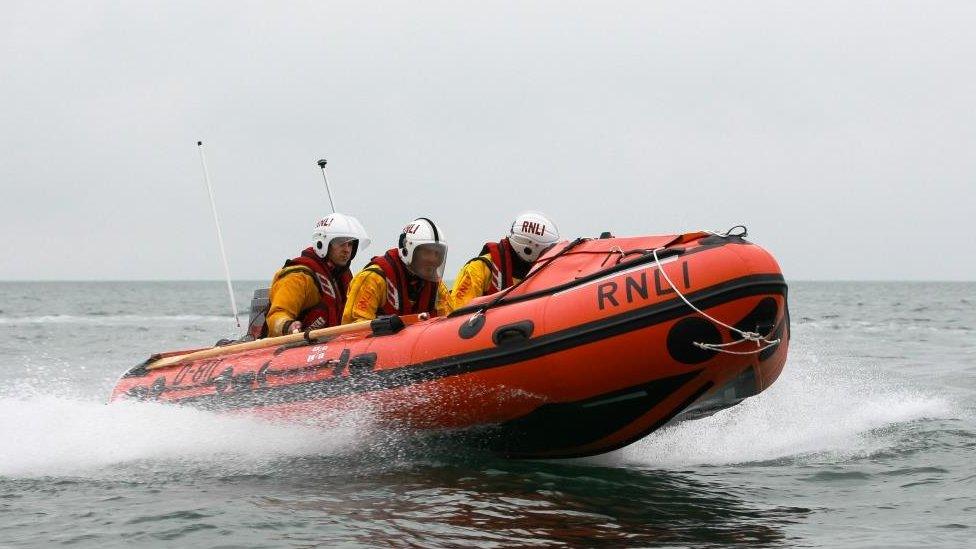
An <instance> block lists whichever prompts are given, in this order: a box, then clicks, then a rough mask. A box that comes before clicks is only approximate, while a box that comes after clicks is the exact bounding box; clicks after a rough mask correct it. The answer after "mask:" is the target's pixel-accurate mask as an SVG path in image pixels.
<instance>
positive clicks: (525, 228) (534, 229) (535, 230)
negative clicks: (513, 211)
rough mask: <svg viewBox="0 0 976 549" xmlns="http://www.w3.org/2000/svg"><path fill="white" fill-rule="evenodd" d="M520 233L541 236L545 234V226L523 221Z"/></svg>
mask: <svg viewBox="0 0 976 549" xmlns="http://www.w3.org/2000/svg"><path fill="white" fill-rule="evenodd" d="M522 232H523V233H532V234H537V235H539V236H543V235H545V234H546V226H545V225H544V224H543V223H536V222H535V221H523V222H522Z"/></svg>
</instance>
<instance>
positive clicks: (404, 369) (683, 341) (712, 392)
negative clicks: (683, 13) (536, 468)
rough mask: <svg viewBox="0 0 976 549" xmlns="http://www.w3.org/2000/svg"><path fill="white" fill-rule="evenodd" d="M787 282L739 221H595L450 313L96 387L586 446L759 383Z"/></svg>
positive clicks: (728, 400)
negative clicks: (726, 226) (623, 226)
mask: <svg viewBox="0 0 976 549" xmlns="http://www.w3.org/2000/svg"><path fill="white" fill-rule="evenodd" d="M786 295H787V287H786V283H785V281H784V279H783V276H782V274H781V272H780V269H779V266H778V265H777V263H776V261H775V260H774V259H773V258H772V256H771V255H770V254H769V253H768V252H766V251H765V250H763V249H762V248H761V247H759V246H757V245H754V244H752V243H750V242H748V241H747V240H745V239H744V231H743V232H742V233H740V234H737V235H734V234H723V235H717V234H712V233H704V232H699V233H691V234H684V235H665V236H646V237H632V238H613V237H610V236H609V235H608V234H605V235H604V237H601V238H599V239H577V240H575V241H572V242H563V243H560V244H558V245H557V246H556V247H554V248H553V249H552V250H550V251H549V252H547V253H546V254H545V255H544V256H543V257H541V258H540V259H539V261H537V262H536V264H535V266H534V267H533V270H532V271H531V272H530V273H529V275H528V276H527V277H526V279H525V280H524V281H522V283H520V284H518V285H516V286H513V287H511V288H509V289H508V290H507V291H503V292H501V293H498V294H495V295H493V296H486V297H483V298H480V299H478V300H475V301H474V302H472V303H471V304H470V305H469V306H467V307H464V308H463V309H459V310H457V311H455V312H454V313H452V314H451V315H450V316H447V317H442V318H431V319H418V318H416V317H411V318H407V317H404V318H397V317H385V318H381V319H378V320H377V321H374V322H372V323H367V325H365V326H356V325H352V326H343V327H341V328H342V330H339V331H344V332H345V333H340V334H337V333H336V329H335V328H327V329H325V330H319V331H316V332H309V333H307V334H304V335H302V334H298V335H294V336H284V337H283V338H274V339H273V340H272V339H268V340H258V341H252V342H250V343H239V344H232V345H228V346H225V347H218V348H214V349H208V350H195V351H180V352H172V353H166V354H161V355H153V356H152V357H151V358H150V359H149V360H147V361H146V362H145V363H143V364H140V365H139V366H136V367H135V368H133V369H132V370H130V371H128V372H126V373H125V374H124V375H123V376H122V378H121V379H120V380H119V382H118V384H117V386H116V387H115V389H114V391H113V393H112V396H111V399H112V400H118V399H126V398H129V399H140V400H153V401H160V402H172V403H179V404H187V405H192V406H198V407H203V408H207V409H212V410H222V411H237V412H247V413H253V414H258V415H260V416H264V417H269V418H282V419H300V420H302V421H306V420H313V421H322V422H326V423H327V422H330V421H335V420H336V419H337V418H341V417H343V415H345V414H348V413H350V410H368V413H369V415H370V417H371V419H372V420H373V421H375V422H376V423H377V424H378V425H380V426H383V427H395V428H407V429H411V430H414V429H415V430H423V431H434V432H456V431H461V432H462V433H463V434H464V437H463V438H464V440H466V441H468V440H470V441H477V443H478V444H484V445H487V447H489V448H491V449H492V450H494V451H497V452H499V453H502V454H504V455H508V456H513V457H537V458H542V457H546V458H551V457H578V456H587V455H593V454H599V453H602V452H607V451H610V450H614V449H617V448H620V447H623V446H625V445H627V444H630V443H632V442H634V441H636V440H638V439H640V438H642V437H644V436H646V435H647V434H649V433H651V432H653V431H654V430H656V429H658V428H660V427H662V426H664V425H666V424H668V423H669V422H674V421H680V420H684V419H693V418H696V417H702V416H705V415H708V414H710V413H713V412H715V411H716V410H720V409H722V408H726V407H728V406H731V405H734V404H736V403H738V402H740V401H741V400H742V399H744V398H746V397H749V396H752V395H755V394H757V393H759V392H760V391H762V390H764V389H765V388H766V387H768V386H769V385H770V384H772V383H773V381H774V380H775V379H776V378H777V376H778V375H779V373H780V371H781V370H782V368H783V365H784V363H785V361H786V354H787V346H788V341H789V314H788V310H787V304H786ZM330 330H331V331H330ZM289 338H290V339H289ZM254 347H258V348H254ZM469 435H473V436H469Z"/></svg>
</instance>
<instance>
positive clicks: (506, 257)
mask: <svg viewBox="0 0 976 549" xmlns="http://www.w3.org/2000/svg"><path fill="white" fill-rule="evenodd" d="M558 241H559V230H558V229H557V228H556V224H555V223H553V222H552V220H551V219H549V218H548V217H546V215H545V214H543V213H540V212H531V211H530V212H522V213H520V214H519V215H518V216H517V217H516V218H515V221H513V222H512V226H511V228H510V229H509V232H508V237H506V238H503V239H501V241H499V242H488V243H486V244H485V245H484V247H482V248H481V255H479V256H478V257H475V258H474V259H471V260H470V261H468V262H467V263H465V264H464V266H463V267H461V270H460V272H458V276H457V278H456V279H455V280H454V288H453V289H452V290H451V298H452V299H453V300H454V307H455V308H458V309H460V308H461V307H464V306H465V305H467V304H468V302H470V301H471V300H472V299H474V298H476V297H481V296H483V295H491V294H494V293H496V292H499V291H501V290H503V289H505V288H507V287H509V286H511V285H512V284H515V283H517V282H519V281H520V280H522V279H523V278H525V275H526V274H528V272H529V269H531V268H532V264H533V263H534V262H535V260H536V259H538V258H539V256H540V255H542V253H543V252H544V251H546V250H547V249H549V247H551V246H552V245H553V244H555V243H556V242H558Z"/></svg>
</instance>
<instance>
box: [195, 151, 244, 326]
mask: <svg viewBox="0 0 976 549" xmlns="http://www.w3.org/2000/svg"><path fill="white" fill-rule="evenodd" d="M197 149H198V150H199V151H200V163H201V164H202V165H203V179H204V181H206V182H207V191H208V192H209V193H210V208H211V209H212V210H213V217H214V225H215V226H216V227H217V244H218V245H219V246H220V257H221V259H223V260H224V276H225V277H226V279H227V294H228V295H230V308H231V310H232V311H234V321H235V322H237V327H238V328H240V327H241V319H240V317H238V315H237V301H235V300H234V286H233V285H231V282H230V267H228V266H227V252H226V251H224V237H223V235H222V234H220V218H219V217H218V216H217V201H216V200H214V190H213V185H211V184H210V172H209V171H208V170H207V158H206V156H204V154H203V141H197Z"/></svg>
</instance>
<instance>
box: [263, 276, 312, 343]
mask: <svg viewBox="0 0 976 549" xmlns="http://www.w3.org/2000/svg"><path fill="white" fill-rule="evenodd" d="M268 299H269V300H270V302H271V306H270V308H269V309H268V317H267V320H266V321H265V322H266V323H267V325H268V336H269V337H275V336H280V335H282V334H281V332H282V330H283V329H284V326H285V323H286V322H288V321H289V320H297V319H298V315H299V314H300V313H301V312H302V311H304V310H305V309H309V308H311V307H314V306H315V305H316V304H317V303H318V302H319V301H320V300H321V299H322V296H321V295H319V289H318V288H317V287H316V286H315V281H314V280H312V278H311V277H310V276H308V274H306V273H304V272H302V271H297V270H295V271H292V272H290V273H282V272H281V271H279V272H278V274H276V275H275V280H274V282H272V283H271V290H270V291H269V292H268Z"/></svg>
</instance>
